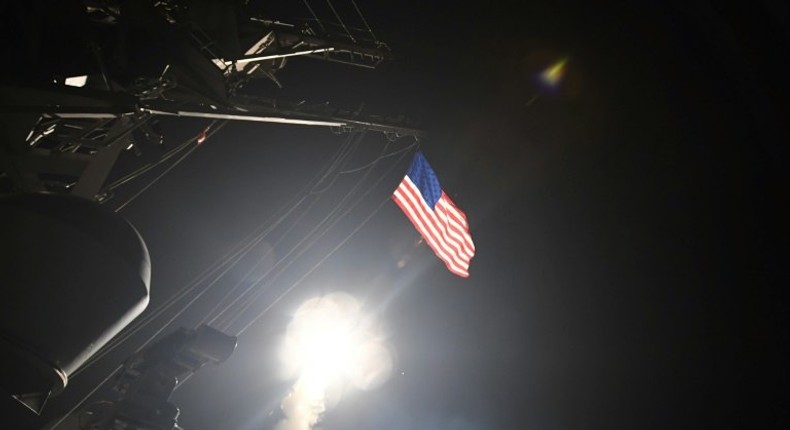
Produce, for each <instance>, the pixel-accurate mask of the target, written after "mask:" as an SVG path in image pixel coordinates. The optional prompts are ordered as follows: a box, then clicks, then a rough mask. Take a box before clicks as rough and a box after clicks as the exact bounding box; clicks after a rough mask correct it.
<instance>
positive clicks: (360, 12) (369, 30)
mask: <svg viewBox="0 0 790 430" xmlns="http://www.w3.org/2000/svg"><path fill="white" fill-rule="evenodd" d="M351 4H352V5H354V9H356V10H357V14H359V17H360V18H361V19H362V22H363V23H364V24H365V27H367V29H368V33H370V35H371V36H372V37H373V40H374V41H375V42H378V41H379V39H378V38H377V37H376V35H375V34H374V33H373V29H372V28H370V25H369V24H368V20H366V19H365V15H362V11H361V10H359V6H357V2H355V1H354V0H351Z"/></svg>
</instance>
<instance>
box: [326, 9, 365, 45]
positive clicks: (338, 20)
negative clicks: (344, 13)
mask: <svg viewBox="0 0 790 430" xmlns="http://www.w3.org/2000/svg"><path fill="white" fill-rule="evenodd" d="M326 4H328V5H329V8H330V9H332V13H334V14H335V17H336V18H337V22H339V23H340V25H342V26H343V29H344V30H346V34H347V35H348V37H349V39H351V41H352V42H354V43H357V39H354V36H352V35H351V33H350V32H349V31H348V27H346V23H345V22H343V19H342V18H340V15H339V14H338V13H337V10H336V9H335V6H334V5H333V4H332V1H331V0H326Z"/></svg>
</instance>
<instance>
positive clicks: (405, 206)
mask: <svg viewBox="0 0 790 430" xmlns="http://www.w3.org/2000/svg"><path fill="white" fill-rule="evenodd" d="M392 199H393V200H395V203H397V204H398V206H400V208H401V210H403V212H404V213H405V214H406V217H407V218H409V220H410V221H411V222H412V224H413V225H414V227H415V228H416V229H417V231H418V232H420V235H422V237H423V238H425V242H426V243H427V244H428V246H430V247H431V249H433V252H434V253H436V255H437V256H438V257H439V258H440V259H441V260H442V261H444V264H445V265H446V266H447V269H449V270H450V271H451V272H453V273H455V274H457V275H459V276H463V277H466V276H469V274H468V273H467V272H466V270H465V269H463V268H461V267H457V266H456V265H455V263H454V262H453V261H452V260H451V259H450V258H449V257H448V256H447V254H445V252H444V251H443V250H442V248H441V247H440V246H439V245H438V244H437V243H436V241H435V239H434V237H433V235H432V234H431V232H430V231H429V230H428V229H427V228H425V227H424V226H423V223H422V220H421V219H420V217H419V216H418V215H417V214H416V213H415V211H414V208H413V207H412V205H411V203H410V202H409V200H408V199H407V198H406V197H405V196H404V195H403V190H402V188H401V187H398V189H397V190H395V193H394V194H393V196H392Z"/></svg>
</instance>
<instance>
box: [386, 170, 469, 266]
mask: <svg viewBox="0 0 790 430" xmlns="http://www.w3.org/2000/svg"><path fill="white" fill-rule="evenodd" d="M392 198H393V200H394V201H395V203H397V204H398V206H400V208H401V210H402V211H403V212H404V214H406V217H407V218H409V220H410V221H411V222H412V224H413V225H414V227H415V228H416V229H417V231H418V232H420V234H421V235H422V236H423V237H424V238H425V241H426V243H428V245H429V246H430V247H431V249H433V251H434V253H436V255H437V257H439V258H440V259H441V260H442V261H444V263H445V265H446V266H447V268H448V269H449V270H450V271H451V272H453V273H455V274H456V275H458V276H462V277H467V276H469V272H468V269H469V261H470V260H471V258H472V256H473V255H474V249H475V248H474V243H473V242H472V238H471V236H470V235H469V231H468V227H467V225H468V224H467V222H466V216H465V215H464V214H463V212H461V211H460V210H459V209H458V208H457V207H456V206H455V204H454V203H453V202H452V200H450V198H449V197H447V195H445V194H444V193H442V197H441V198H440V199H439V201H438V202H437V204H436V210H433V209H431V208H430V207H429V206H428V204H427V203H426V202H425V200H424V199H423V198H422V195H421V194H420V191H419V189H418V188H417V187H416V186H415V185H414V183H412V181H411V179H409V177H408V176H407V177H405V178H403V181H402V182H401V183H400V185H399V186H398V188H397V189H396V190H395V193H394V194H393V195H392Z"/></svg>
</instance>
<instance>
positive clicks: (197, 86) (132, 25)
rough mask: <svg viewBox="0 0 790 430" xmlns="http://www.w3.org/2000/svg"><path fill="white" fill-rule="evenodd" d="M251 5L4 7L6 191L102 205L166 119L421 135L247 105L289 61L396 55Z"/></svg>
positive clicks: (350, 118)
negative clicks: (111, 178) (122, 160)
mask: <svg viewBox="0 0 790 430" xmlns="http://www.w3.org/2000/svg"><path fill="white" fill-rule="evenodd" d="M245 6H246V2H241V1H222V0H201V1H197V0H196V1H191V2H188V1H182V0H159V1H154V0H148V1H139V0H137V1H131V0H128V1H124V0H118V1H113V0H85V1H70V2H56V4H52V3H51V2H43V1H33V2H17V3H15V4H14V5H12V6H7V7H6V13H5V16H6V18H5V20H4V22H3V26H4V27H5V31H6V32H9V33H15V34H19V36H20V37H19V40H6V41H5V42H3V43H4V44H5V46H3V48H4V50H5V51H6V52H7V54H6V55H7V56H8V57H10V58H15V59H16V64H17V65H18V67H6V68H5V69H4V70H3V72H2V76H1V77H2V84H0V139H1V140H0V193H2V192H19V191H51V192H59V193H67V194H72V195H75V196H79V197H83V198H88V199H93V200H98V201H101V200H102V199H104V198H105V197H106V196H107V189H108V185H107V183H106V182H107V179H108V175H109V174H110V172H111V170H112V168H113V166H114V165H115V163H116V160H117V159H118V157H119V155H120V154H121V153H122V152H123V151H124V150H133V151H138V152H139V151H141V150H142V149H141V148H142V147H143V146H145V145H146V144H152V145H154V146H155V145H157V144H161V143H162V141H163V137H162V132H161V129H159V128H158V126H157V121H158V119H159V118H162V117H191V118H204V119H207V120H223V121H224V120H228V121H257V122H271V123H281V124H297V125H307V126H319V127H329V128H332V129H334V130H339V131H345V132H348V131H361V130H369V131H375V132H381V133H385V134H388V135H392V136H413V137H420V136H422V131H420V130H419V129H417V128H414V127H413V126H412V124H410V123H408V122H406V121H404V120H403V119H392V118H383V117H380V116H375V115H366V114H362V113H361V112H359V111H354V110H351V109H342V108H336V107H331V106H329V105H327V104H311V103H309V102H306V101H299V102H288V101H283V100H276V99H272V98H264V97H258V96H255V95H251V94H244V92H243V91H242V89H243V88H244V87H245V86H246V85H247V84H248V83H250V82H251V81H252V80H255V79H269V80H271V81H272V82H274V83H275V84H276V85H278V86H280V85H281V84H280V81H279V80H278V78H277V74H278V73H279V72H280V71H281V70H282V69H283V68H284V67H285V65H286V63H287V61H288V60H289V59H290V58H291V57H296V56H301V57H309V58H315V59H319V60H326V61H333V62H340V63H344V64H348V65H351V66H358V67H366V68H375V67H376V66H377V65H379V64H380V63H382V62H384V61H387V60H389V59H391V58H392V55H391V53H390V51H389V49H388V48H387V47H386V45H385V44H383V43H381V42H379V41H378V40H375V38H374V39H370V38H363V37H354V36H353V35H352V34H351V33H350V32H348V31H347V30H348V29H347V28H346V35H337V34H332V33H331V32H328V31H326V28H325V26H324V25H323V24H322V23H321V22H320V21H318V22H317V23H318V27H316V26H315V25H309V24H300V25H294V24H286V23H283V22H280V21H277V20H273V19H270V18H267V17H261V16H256V15H254V14H251V13H250V12H249V11H248V9H247V8H246V7H245ZM311 11H312V10H311ZM366 25H367V23H366ZM343 27H344V28H345V24H343ZM372 34H373V33H372V31H370V35H372ZM42 35H43V36H42ZM28 36H29V37H28ZM61 39H63V40H61ZM68 42H71V43H68ZM206 131H209V129H208V128H207V129H206ZM204 138H205V134H202V135H201V136H198V137H196V139H197V140H200V139H204Z"/></svg>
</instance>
